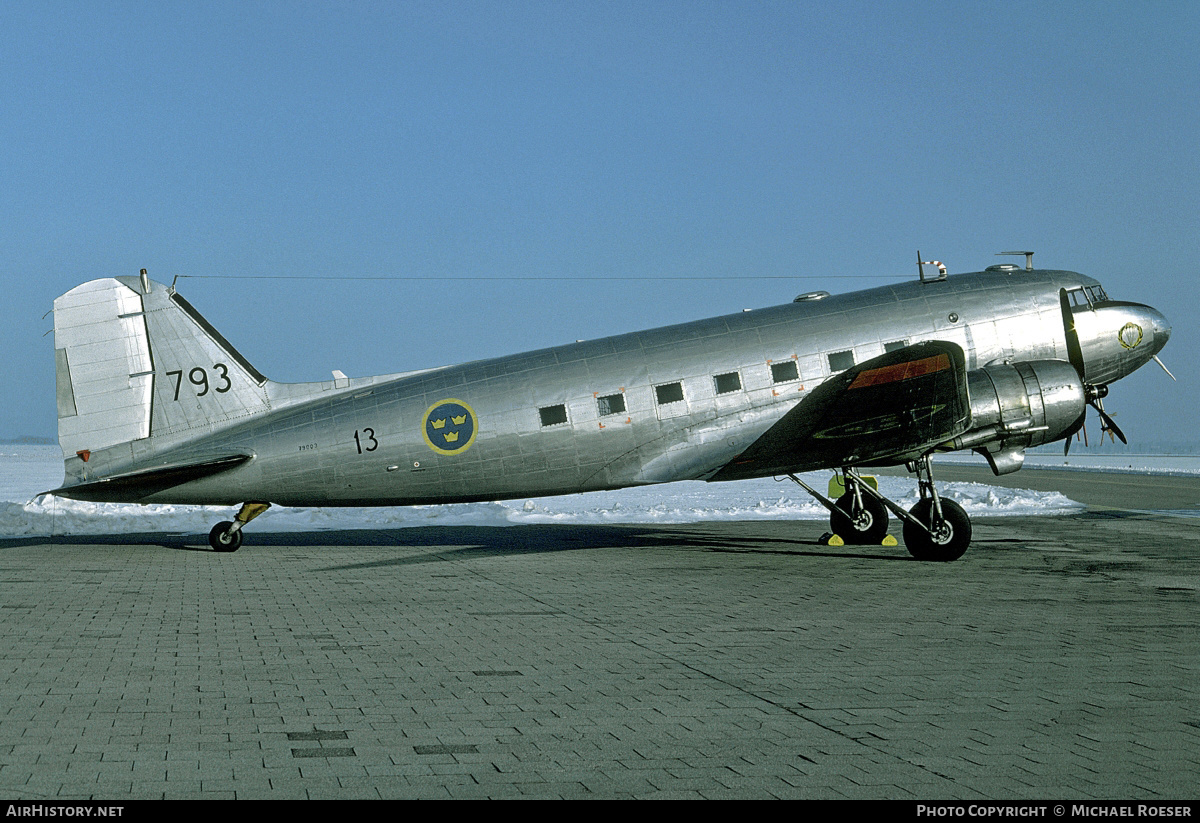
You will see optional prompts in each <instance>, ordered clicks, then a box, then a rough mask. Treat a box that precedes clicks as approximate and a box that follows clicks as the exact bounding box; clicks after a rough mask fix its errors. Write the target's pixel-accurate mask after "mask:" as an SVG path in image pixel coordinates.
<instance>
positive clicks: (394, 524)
mask: <svg viewBox="0 0 1200 823" xmlns="http://www.w3.org/2000/svg"><path fill="white" fill-rule="evenodd" d="M831 474H832V473H831V472H812V473H809V474H805V475H803V478H804V480H805V482H807V483H808V484H809V485H811V486H813V487H814V488H816V489H817V490H819V491H824V490H825V486H826V483H827V481H828V479H829V477H830V476H831ZM62 477H63V474H62V458H61V453H60V452H59V450H58V447H57V446H7V445H0V537H14V536H35V535H65V534H125V533H130V532H169V533H184V534H207V533H208V530H209V529H210V528H212V526H213V525H214V524H215V523H217V522H218V521H221V520H229V519H232V515H233V511H234V510H233V508H232V507H229V506H172V505H151V506H138V505H130V504H122V503H87V502H82V501H77V500H67V499H65V498H61V497H55V496H53V495H44V496H40V497H36V499H34V497H35V495H38V494H39V492H43V491H46V490H47V489H52V488H55V487H57V486H58V485H59V484H60V483H61V482H62ZM879 485H880V491H882V492H883V493H884V494H885V495H886V496H888V497H890V498H891V499H893V500H895V501H896V502H897V503H899V504H900V505H901V506H903V507H905V508H908V507H910V506H912V505H913V504H914V503H916V501H917V490H916V482H915V481H914V480H913V479H911V478H907V477H880V478H879ZM939 491H941V492H942V494H944V495H947V496H949V497H950V498H951V499H953V500H956V501H957V502H958V503H960V504H961V505H962V506H963V508H964V509H966V510H967V513H968V514H970V515H972V516H982V515H1037V514H1058V513H1062V512H1069V511H1077V510H1079V509H1081V508H1082V506H1081V505H1080V504H1078V503H1075V502H1074V501H1072V500H1069V499H1067V498H1066V497H1064V496H1063V495H1062V494H1059V493H1058V492H1035V491H1028V490H1022V489H1003V488H998V487H994V486H987V485H983V484H980V483H945V484H940V485H939ZM828 516H829V514H828V512H827V511H826V510H825V508H824V507H822V506H821V505H820V504H819V503H817V502H816V501H815V500H813V499H812V498H810V497H809V496H808V495H807V494H806V493H805V492H804V491H803V490H801V489H800V488H799V487H798V486H796V485H795V484H793V483H791V482H790V481H784V482H777V481H775V480H773V479H771V478H765V479H762V480H743V481H738V482H734V483H700V482H683V483H671V484H667V485H662V486H643V487H639V488H633V489H622V490H619V491H612V492H589V493H587V494H570V495H560V496H557V497H542V498H536V499H530V500H525V499H518V500H510V501H504V502H500V503H458V504H452V505H444V506H403V507H400V506H383V507H376V508H287V507H273V508H271V509H270V510H268V511H267V512H266V513H265V514H263V515H262V516H260V517H259V518H258V519H257V520H256V521H255V528H256V529H257V530H261V531H264V532H266V531H321V530H329V529H393V528H402V527H409V526H464V525H469V526H513V525H528V524H533V523H565V524H610V523H656V524H657V523H664V524H667V523H698V522H711V521H729V520H825V519H826V518H828Z"/></svg>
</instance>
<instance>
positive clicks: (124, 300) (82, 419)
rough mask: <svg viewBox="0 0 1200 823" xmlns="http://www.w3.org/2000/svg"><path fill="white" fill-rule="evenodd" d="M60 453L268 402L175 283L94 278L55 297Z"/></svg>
mask: <svg viewBox="0 0 1200 823" xmlns="http://www.w3.org/2000/svg"><path fill="white" fill-rule="evenodd" d="M54 346H55V352H54V355H55V373H56V378H57V395H58V440H59V445H60V446H61V447H62V450H63V456H64V457H67V458H70V457H74V456H76V455H79V456H80V457H82V458H83V459H84V460H85V461H86V459H87V457H86V456H85V455H87V454H90V453H91V452H93V451H100V450H101V449H105V448H108V447H110V446H114V445H118V444H121V443H128V442H132V441H137V440H143V439H146V438H150V437H159V436H165V435H189V434H202V433H205V432H209V431H213V430H216V429H218V428H222V427H224V426H226V425H228V424H229V423H231V422H233V421H236V420H239V419H242V418H246V417H250V416H252V415H255V414H258V413H260V412H264V411H266V410H268V409H269V408H270V403H269V400H268V395H267V378H265V377H264V376H263V375H262V374H261V373H259V371H258V370H257V369H255V368H254V367H253V366H252V365H250V363H249V362H248V361H247V360H246V359H245V358H244V357H242V356H241V355H240V354H238V352H237V351H236V350H235V349H234V348H233V347H232V346H231V345H229V343H228V342H226V340H225V338H223V337H222V336H221V335H220V334H219V333H218V332H217V331H216V329H214V328H213V327H212V326H210V325H209V324H208V321H206V320H205V319H204V318H203V317H201V316H200V314H199V312H197V311H196V310H195V309H193V308H192V307H191V305H189V304H188V302H187V301H186V300H184V299H183V298H182V297H180V296H179V295H178V294H177V293H176V292H175V290H174V289H173V288H168V287H166V286H164V285H162V284H161V283H154V282H152V281H149V280H147V279H146V278H145V277H142V278H141V279H139V278H136V277H118V278H104V279H101V280H93V281H91V282H89V283H84V284H83V285H82V286H77V287H76V288H74V289H72V290H71V291H69V292H67V293H66V294H64V295H62V296H61V297H59V298H58V299H57V300H55V301H54Z"/></svg>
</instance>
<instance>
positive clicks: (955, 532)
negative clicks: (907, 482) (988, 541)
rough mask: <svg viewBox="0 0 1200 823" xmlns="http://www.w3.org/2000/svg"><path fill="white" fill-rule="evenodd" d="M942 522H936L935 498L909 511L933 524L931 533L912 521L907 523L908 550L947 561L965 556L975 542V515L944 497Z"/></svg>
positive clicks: (923, 521) (906, 542) (905, 537)
mask: <svg viewBox="0 0 1200 823" xmlns="http://www.w3.org/2000/svg"><path fill="white" fill-rule="evenodd" d="M940 502H941V504H942V521H941V522H940V523H938V524H936V525H931V524H932V523H933V501H932V500H930V499H929V498H926V499H924V500H921V501H919V502H918V503H917V505H915V506H913V507H912V508H911V509H909V510H908V513H909V514H911V515H912V516H913V517H915V518H917V519H918V520H920V521H921V522H922V523H924V524H925V525H927V526H930V531H931V532H933V533H932V534H930V532H927V531H925V530H924V529H922V528H921V527H920V526H916V525H913V524H912V523H909V522H908V521H905V523H904V546H905V548H907V549H908V553H909V554H911V555H912V556H913V557H915V558H916V559H917V560H933V561H937V562H945V561H947V560H957V559H958V558H960V557H962V556H963V553H964V552H965V551H966V550H967V546H969V545H971V518H969V517H967V513H966V512H965V511H963V507H962V506H960V505H958V504H957V503H955V502H954V501H953V500H948V499H946V498H945V497H943V498H941V501H940Z"/></svg>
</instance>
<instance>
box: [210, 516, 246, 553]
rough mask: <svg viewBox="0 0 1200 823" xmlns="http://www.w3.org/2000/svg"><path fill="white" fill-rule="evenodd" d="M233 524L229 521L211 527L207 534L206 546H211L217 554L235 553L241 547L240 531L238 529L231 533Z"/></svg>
mask: <svg viewBox="0 0 1200 823" xmlns="http://www.w3.org/2000/svg"><path fill="white" fill-rule="evenodd" d="M232 528H233V523H232V522H231V521H229V520H225V521H222V522H220V523H218V524H217V525H215V526H213V527H212V531H210V532H209V533H208V545H210V546H212V547H213V549H214V550H215V551H219V552H235V551H237V550H238V549H240V548H241V546H242V530H241V529H238V530H237V531H235V532H231V531H230V529H232Z"/></svg>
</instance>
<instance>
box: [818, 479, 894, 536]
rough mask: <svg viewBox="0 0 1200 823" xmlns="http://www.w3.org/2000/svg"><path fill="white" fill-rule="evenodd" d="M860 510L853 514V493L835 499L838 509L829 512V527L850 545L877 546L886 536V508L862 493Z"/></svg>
mask: <svg viewBox="0 0 1200 823" xmlns="http://www.w3.org/2000/svg"><path fill="white" fill-rule="evenodd" d="M861 497H862V510H861V511H859V512H858V514H854V513H853V510H854V494H853V493H852V492H847V493H846V494H843V495H842V496H841V497H839V498H838V499H837V503H836V504H835V505H836V506H837V507H838V511H836V512H830V514H829V529H830V531H832V532H833V533H834V534H836V535H837V536H838V537H840V538H842V540H844V541H846V544H847V545H850V546H878V545H879V544H880V543H881V542H882V541H883V538H884V537H886V536H887V530H888V515H887V509H886V508H884V505H883V504H882V503H880V502H879V500H877V499H876V498H874V497H872V496H871V495H869V494H863V495H861Z"/></svg>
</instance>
